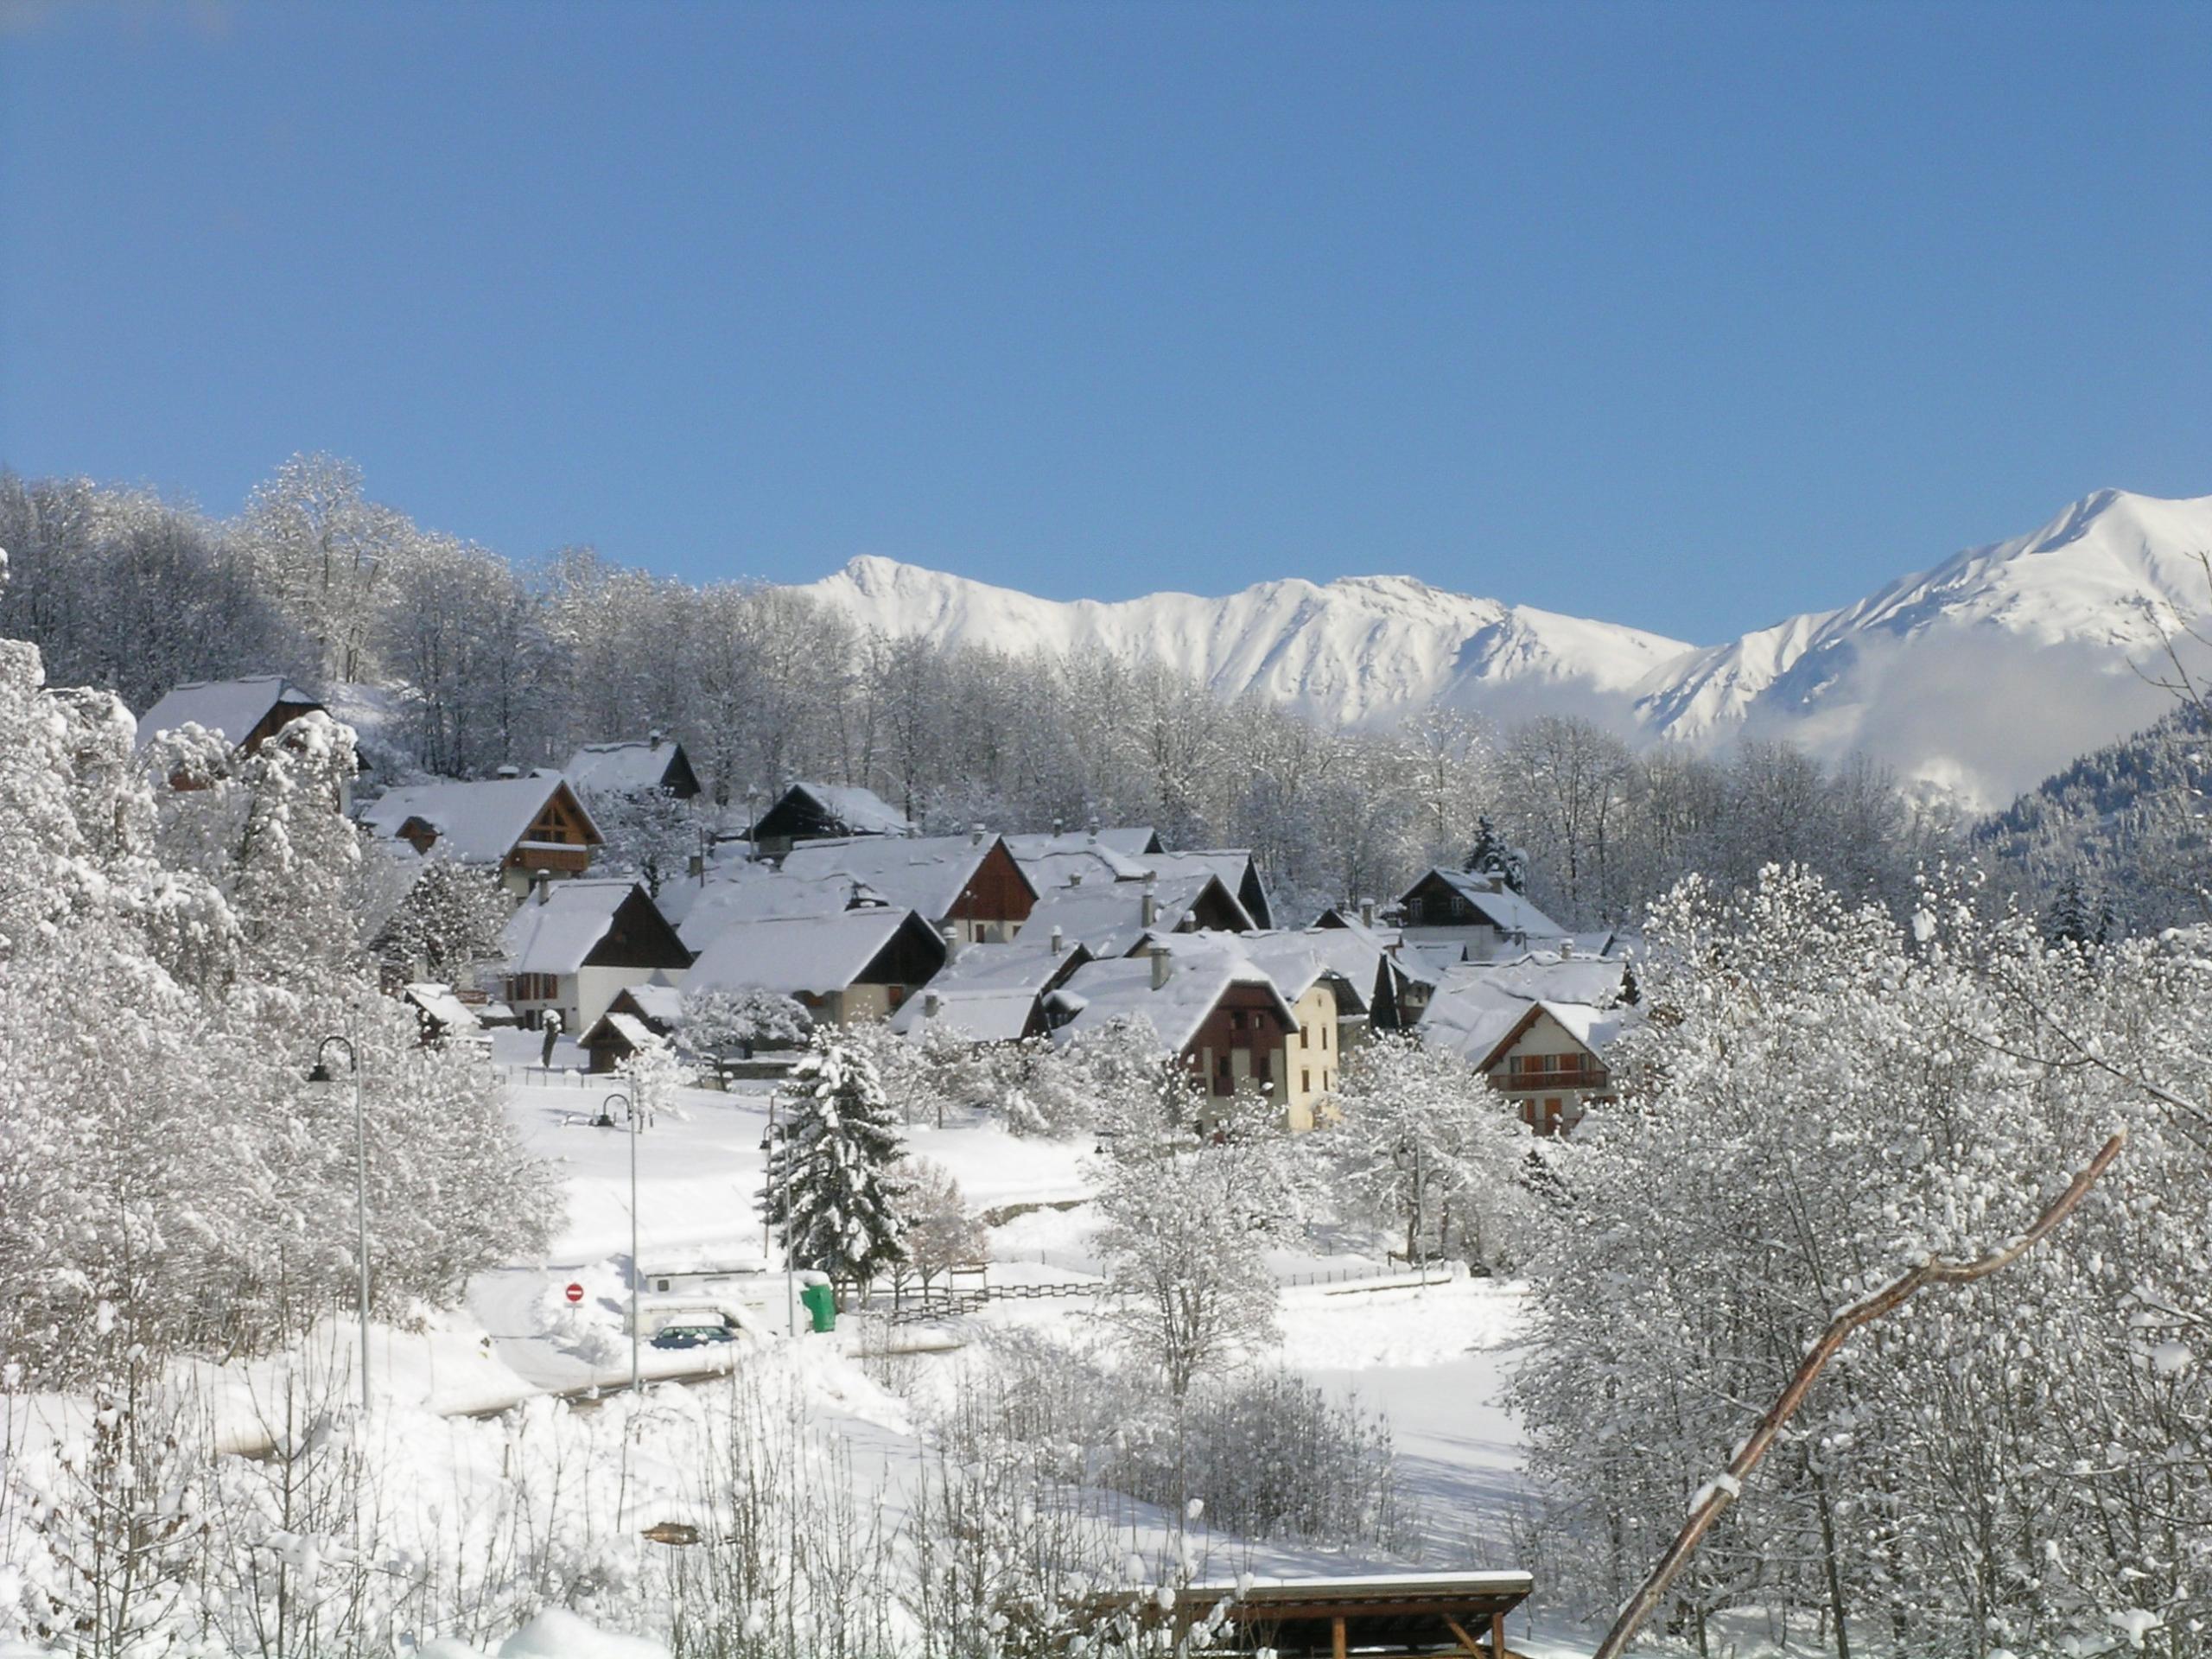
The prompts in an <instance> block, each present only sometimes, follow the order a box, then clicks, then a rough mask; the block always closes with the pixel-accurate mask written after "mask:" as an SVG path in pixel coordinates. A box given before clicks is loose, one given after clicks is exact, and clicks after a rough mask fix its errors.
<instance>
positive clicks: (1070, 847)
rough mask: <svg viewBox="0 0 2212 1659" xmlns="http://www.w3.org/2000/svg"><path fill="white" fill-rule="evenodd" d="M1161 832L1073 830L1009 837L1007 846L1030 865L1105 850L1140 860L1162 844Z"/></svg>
mask: <svg viewBox="0 0 2212 1659" xmlns="http://www.w3.org/2000/svg"><path fill="white" fill-rule="evenodd" d="M1159 841H1160V836H1159V832H1158V831H1156V830H1155V829H1153V827H1152V826H1151V825H1150V824H1148V823H1140V824H1122V825H1118V826H1115V827H1112V828H1104V829H1070V830H1066V831H1065V832H1061V833H1058V834H1054V835H1048V836H1007V838H1006V844H1007V847H1008V848H1009V849H1011V850H1012V851H1013V854H1014V857H1015V858H1017V859H1020V860H1021V861H1023V862H1025V863H1026V862H1027V861H1029V860H1031V859H1033V858H1052V857H1058V856H1059V855H1063V854H1068V853H1082V852H1088V851H1090V849H1093V848H1098V847H1103V848H1104V849H1106V850H1107V851H1109V852H1110V853H1115V854H1118V855H1121V856H1122V857H1124V858H1133V859H1141V858H1142V857H1143V856H1144V855H1145V852H1146V850H1147V849H1148V848H1151V847H1154V846H1156V845H1158V844H1159Z"/></svg>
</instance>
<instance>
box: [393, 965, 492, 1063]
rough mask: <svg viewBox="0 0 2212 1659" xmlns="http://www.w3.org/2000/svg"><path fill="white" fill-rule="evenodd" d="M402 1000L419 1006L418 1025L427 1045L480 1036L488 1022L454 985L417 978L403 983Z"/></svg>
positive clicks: (417, 1012) (416, 1010) (417, 1007)
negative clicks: (405, 983) (417, 979)
mask: <svg viewBox="0 0 2212 1659" xmlns="http://www.w3.org/2000/svg"><path fill="white" fill-rule="evenodd" d="M399 1000H400V1001H403V1002H404V1003H406V1004H407V1006H408V1007H410V1008H412V1009H414V1010H415V1020H416V1029H417V1031H418V1033H419V1035H420V1040H421V1042H422V1045H423V1047H425V1048H435V1047H437V1046H439V1045H441V1044H443V1043H449V1042H454V1041H461V1042H467V1041H468V1040H470V1039H475V1038H478V1037H480V1036H481V1035H482V1033H483V1030H484V1022H483V1020H480V1018H478V1016H477V1013H476V1010H475V1009H474V1008H472V1007H469V1006H468V1004H467V1003H466V1002H464V1001H461V994H460V993H459V992H458V991H456V990H454V988H453V987H452V986H450V985H438V984H433V983H431V982H428V981H416V982H415V983H413V984H410V985H405V986H402V987H401V988H400V992H399Z"/></svg>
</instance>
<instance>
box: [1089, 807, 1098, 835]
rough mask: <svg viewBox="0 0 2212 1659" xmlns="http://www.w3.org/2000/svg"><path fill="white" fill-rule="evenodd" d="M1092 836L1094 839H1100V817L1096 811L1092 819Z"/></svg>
mask: <svg viewBox="0 0 2212 1659" xmlns="http://www.w3.org/2000/svg"><path fill="white" fill-rule="evenodd" d="M1090 838H1091V839H1092V840H1093V841H1096V840H1097V839H1098V818H1097V816H1096V814H1095V813H1094V814H1093V815H1092V817H1091V820H1090Z"/></svg>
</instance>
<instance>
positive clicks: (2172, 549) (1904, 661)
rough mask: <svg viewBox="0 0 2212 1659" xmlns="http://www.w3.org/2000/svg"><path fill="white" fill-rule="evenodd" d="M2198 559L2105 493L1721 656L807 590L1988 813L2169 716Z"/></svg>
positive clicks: (891, 627) (1427, 626)
mask: <svg viewBox="0 0 2212 1659" xmlns="http://www.w3.org/2000/svg"><path fill="white" fill-rule="evenodd" d="M2204 549H2212V496H2201V497H2193V498H2183V499H2161V498H2158V497H2153V496H2145V495H2139V494H2134V493H2130V492H2127V491H2124V490H2117V489H2105V490H2099V491H2096V492H2094V493H2091V494H2089V495H2087V496H2084V497H2082V498H2081V499H2078V500H2076V501H2074V502H2072V503H2069V505H2067V506H2066V507H2065V508H2064V509H2063V510H2062V511H2061V512H2059V513H2058V514H2057V515H2056V516H2055V517H2054V518H2051V519H2050V520H2049V521H2048V522H2046V523H2045V524H2043V525H2041V526H2039V527H2037V529H2036V530H2034V531H2030V532H2028V533H2027V534H2025V535H2023V536H2016V537H2011V538H2008V539H2005V540H2001V541H1996V542H1990V543H1983V544H1980V545H1979V546H1975V547H1970V548H1967V549H1963V550H1960V551H1958V552H1955V553H1954V554H1952V555H1950V556H1948V557H1947V558H1943V559H1941V560H1938V561H1937V562H1936V563H1933V564H1930V565H1927V566H1925V567H1923V568H1921V569H1916V570H1913V571H1910V572H1908V573H1907V574H1906V575H1901V576H1899V577H1897V578H1896V579H1895V580H1894V581H1891V582H1888V583H1885V585H1883V586H1882V587H1880V588H1877V589H1876V590H1875V591H1874V592H1872V593H1871V594H1868V595H1866V597H1865V598H1863V599H1860V600H1859V601H1855V602H1853V603H1851V604H1847V605H1843V606H1839V607H1834V608H1831V609H1827V610H1819V611H1808V612H1805V613H1800V614H1797V615H1794V616H1789V617H1785V618H1783V620H1780V621H1778V622H1777V623H1775V624H1773V625H1771V626H1768V627H1765V628H1760V629H1754V630H1752V631H1751V632H1747V633H1745V634H1743V635H1740V636H1738V638H1737V639H1732V640H1726V641H1723V642H1721V643H1719V644H1715V645H1693V644H1690V643H1688V642H1687V641H1683V640H1678V639H1670V638H1669V637H1668V636H1666V635H1663V634H1659V633H1656V632H1649V631H1647V630H1643V629H1638V628H1634V627H1630V626H1624V625H1623V624H1619V623H1611V622H1600V621H1595V620H1589V619H1586V618H1581V617H1575V616H1570V615H1567V614H1565V613H1559V612H1552V611H1545V610H1541V609H1538V608H1536V607H1530V606H1520V605H1514V604H1510V603H1509V602H1507V601H1501V600H1496V599H1489V598H1483V597H1479V596H1477V595H1473V594H1457V593H1453V592H1451V591H1449V590H1447V589H1443V588H1435V587H1433V586H1432V585H1430V584H1429V583H1427V582H1422V581H1421V580H1420V579H1419V578H1417V577H1413V576H1406V575H1357V576H1340V577H1338V578H1335V579H1334V580H1332V581H1331V582H1318V583H1317V582H1310V581H1307V580H1306V579H1304V578H1302V577H1283V578H1278V579H1275V580H1272V581H1268V582H1258V583H1255V584H1253V585H1252V586H1250V587H1248V588H1243V589H1241V590H1239V591H1238V592H1236V593H1234V594H1224V595H1219V596H1214V597H1208V596H1205V595H1200V594H1185V593H1176V592H1163V593H1158V594H1146V595H1142V596H1141V597H1138V598H1135V599H1128V600H1114V601H1103V600H1070V601H1058V600H1045V599H1039V598H1037V597H1035V596H1033V595H1032V594H1024V593H1021V592H1020V591H1019V590H1018V589H1014V588H999V587H995V586H992V585H990V584H988V583H984V582H975V581H972V580H970V579H969V578H966V577H962V576H955V575H948V574H946V573H944V572H940V571H935V570H931V569H926V568H925V567H922V566H919V565H913V564H907V563H902V562H900V561H899V560H895V559H891V558H887V557H884V556H880V555H863V556H859V557H857V558H855V559H853V560H851V561H849V563H847V564H846V565H845V566H844V567H843V568H842V569H840V570H838V571H837V572H836V573H834V574H833V575H829V576H828V577H825V578H823V580H821V581H819V582H813V583H810V584H805V585H804V586H801V587H800V588H798V590H797V591H798V592H801V593H804V594H810V595H811V596H813V597H814V598H816V599H817V600H818V601H821V602H823V603H825V604H828V605H829V606H831V607H833V608H835V609H836V610H838V611H840V612H842V613H843V614H845V615H847V616H849V618H850V619H851V620H853V621H855V623H856V624H858V625H860V626H863V627H868V628H875V629H880V630H881V631H883V632H886V633H887V634H891V635H894V636H899V635H915V634H919V635H925V636H926V637H929V638H931V639H937V640H939V641H942V642H944V643H948V644H956V645H987V646H991V647H994V648H996V649H1000V650H1007V651H1014V652H1024V653H1027V652H1035V651H1045V652H1057V653H1061V654H1065V653H1067V652H1073V651H1077V650H1082V649H1090V648H1096V649H1103V650H1105V651H1108V652H1113V653H1114V654H1116V655H1120V656H1123V657H1128V658H1151V659H1154V660H1159V661H1162V662H1166V663H1167V664H1170V665H1171V666H1173V667H1175V668H1177V669H1179V670H1180V671H1184V672H1186V673H1189V674H1191V675H1192V676H1193V677H1196V678H1198V679H1199V680H1200V681H1202V682H1203V683H1205V684H1207V685H1208V686H1210V687H1211V688H1212V689H1214V690H1217V691H1218V692H1220V693H1221V694H1222V695H1224V696H1236V695H1241V694H1243V693H1245V692H1257V693H1259V694H1260V695H1262V696H1268V697H1269V698H1271V699H1273V700H1274V701H1276V702H1281V703H1284V704H1286V705H1287V706H1289V707H1292V708H1294V709H1300V710H1301V711H1302V712H1304V713H1306V714H1308V715H1313V716H1314V717H1316V718H1319V719H1322V720H1325V721H1332V722H1336V723H1341V724H1345V725H1351V726H1371V725H1385V724H1389V723H1392V722H1394V721H1398V720H1402V719H1404V718H1406V717H1408V716H1409V715H1414V714H1417V713H1419V712H1420V711H1421V710H1422V709H1428V708H1447V709H1465V710H1467V711H1470V712H1473V713H1478V714H1482V715H1487V716H1489V717H1491V718H1493V719H1499V720H1506V721H1510V720H1513V719H1517V718H1522V717H1524V716H1525V715H1529V714H1535V713H1544V712H1552V713H1572V714H1578V715H1586V716H1588V717H1591V718H1592V719H1595V720H1597V721H1599V723H1601V724H1603V725H1605V726H1606V727H1608V728H1611V729H1612V730H1614V731H1617V732H1618V733H1619V734H1622V735H1623V736H1624V737H1626V738H1628V739H1630V741H1635V742H1638V743H1649V742H1656V741H1668V740H1672V741H1686V742H1690V743H1693V744H1696V745H1699V746H1700V747H1725V746H1726V745H1727V744H1729V743H1731V742H1732V741H1737V740H1738V739H1739V738H1742V737H1745V736H1750V737H1760V738H1770V737H1778V738H1787V739H1789V740H1790V741H1796V742H1798V743H1800V744H1802V746H1803V747H1807V748H1808V749H1809V750H1811V751H1812V752H1814V753H1816V754H1819V755H1820V756H1821V758H1823V759H1825V760H1830V761H1834V760H1841V759H1842V758H1844V757H1845V756H1846V755H1848V754H1850V753H1859V752H1863V753H1867V754H1869V755H1872V757H1873V758H1875V759H1877V760H1881V761H1883V762H1885V764H1888V765H1890V766H1892V767H1894V768H1895V769H1896V770H1897V772H1899V774H1900V776H1901V777H1903V778H1904V779H1905V780H1906V781H1907V782H1908V783H1910V784H1912V785H1916V786H1919V787H1921V788H1923V789H1924V790H1926V791H1929V792H1931V793H1936V794H1942V795H1947V796H1949V797H1951V798H1955V799H1957V800H1959V801H1960V802H1961V804H1966V805H1969V806H1974V807H1987V806H1990V805H1993V804H2000V803H2001V802H2003V801H2004V800H2006V799H2009V798H2011V797H2012V795H2014V794H2016V793H2018V791H2021V790H2022V789H2024V788H2026V787H2029V786H2031V785H2032V784H2033V783H2035V782H2036V781H2037V779H2041V778H2043V777H2044V776H2047V775H2048V774H2049V773H2050V772H2051V771H2053V770H2054V769H2056V767H2057V766H2061V765H2063V764H2064V763H2065V762H2066V761H2067V760H2069V759H2070V758H2071V757H2072V756H2074V755H2075V754H2078V753H2082V752H2084V751H2086V750H2087V749H2089V748H2093V747H2096V746H2097V745H2098V744H2100V743H2103V742H2107V741H2111V740H2113V738H2115V737H2118V736H2120V735H2121V734H2124V733H2126V732H2128V731H2133V730H2135V729H2137V728H2140V727H2141V726H2143V725H2145V724H2146V723H2148V722H2149V721H2152V720H2155V719H2156V718H2158V715H2160V714H2161V713H2163V712H2164V709H2165V706H2166V705H2165V704H2164V702H2163V701H2162V700H2161V698H2160V696H2159V694H2158V692H2157V691H2156V690H2154V689H2153V688H2151V687H2148V686H2146V685H2145V684H2144V683H2143V682H2142V680H2141V678H2140V677H2139V675H2138V674H2136V673H2135V671H2134V668H2133V664H2136V663H2138V662H2140V661H2141V660H2143V659H2144V658H2145V657H2146V656H2147V655H2151V654H2155V653H2157V652H2158V651H2159V650H2160V649H2161V640H2160V633H2159V629H2158V626H2157V624H2156V622H2155V620H2154V616H2153V611H2154V610H2155V609H2156V608H2158V607H2164V609H2165V610H2166V611H2167V612H2169V613H2177V614H2179V615H2181V616H2183V617H2187V618H2190V619H2192V620H2202V619H2204V618H2206V617H2207V616H2212V583H2208V581H2207V578H2206V574H2205V572H2204V570H2203V569H2202V566H2201V565H2200V564H2199V563H2197V561H2196V555H2197V553H2198V552H2200V551H2201V550H2204Z"/></svg>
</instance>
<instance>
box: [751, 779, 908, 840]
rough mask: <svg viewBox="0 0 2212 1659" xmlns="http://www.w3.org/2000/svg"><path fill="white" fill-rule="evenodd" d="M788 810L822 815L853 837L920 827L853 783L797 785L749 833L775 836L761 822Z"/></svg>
mask: <svg viewBox="0 0 2212 1659" xmlns="http://www.w3.org/2000/svg"><path fill="white" fill-rule="evenodd" d="M786 812H797V813H798V814H801V815H804V816H805V817H814V818H819V819H821V820H823V822H824V823H826V824H827V825H829V826H834V827H836V828H840V829H842V830H843V832H844V833H845V834H847V835H849V836H911V835H914V834H917V833H918V831H919V829H920V826H919V825H918V824H917V823H914V822H913V821H912V819H910V818H908V817H906V815H905V814H904V813H902V812H899V811H898V810H895V809H894V808H893V806H892V805H891V804H890V803H889V802H888V801H886V800H885V799H884V798H882V797H881V796H880V795H878V794H877V793H876V792H875V791H874V790H872V789H861V788H860V787H858V786H857V785H850V784H793V785H791V787H790V788H789V789H787V790H785V791H784V792H783V793H782V794H781V795H780V796H779V797H778V798H776V800H775V802H774V804H772V805H771V806H770V807H769V808H768V810H766V812H763V813H762V814H761V815H760V821H759V823H755V824H754V825H753V829H751V830H750V831H749V832H748V833H749V834H751V835H752V836H753V837H754V838H755V839H758V838H760V836H762V835H763V834H767V835H773V834H774V833H775V832H774V831H773V830H772V829H771V830H766V831H764V830H763V829H762V828H761V825H763V824H766V823H768V821H769V820H770V819H772V818H773V817H777V815H778V814H779V813H786Z"/></svg>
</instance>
